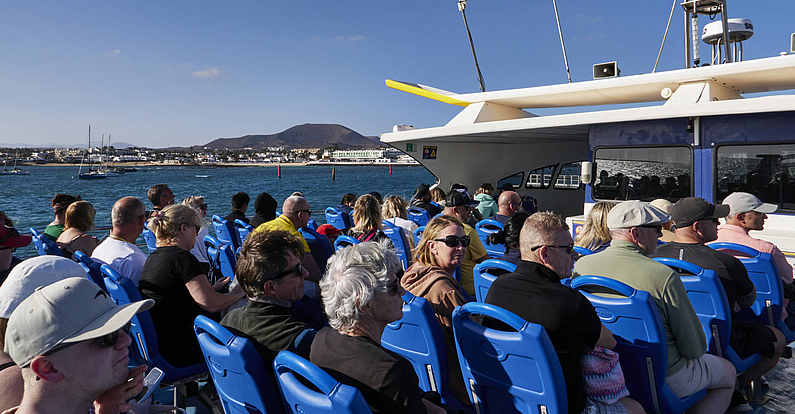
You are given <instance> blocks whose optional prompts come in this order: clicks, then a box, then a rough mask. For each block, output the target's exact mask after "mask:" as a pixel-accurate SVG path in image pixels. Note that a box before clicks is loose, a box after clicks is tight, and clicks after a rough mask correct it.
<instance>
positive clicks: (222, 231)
mask: <svg viewBox="0 0 795 414" xmlns="http://www.w3.org/2000/svg"><path fill="white" fill-rule="evenodd" d="M213 228H214V229H215V237H216V238H217V239H218V240H220V241H221V243H224V244H229V245H231V246H232V249H233V250H237V248H238V247H240V236H239V235H238V234H237V231H236V230H235V227H234V226H233V225H232V223H230V222H229V221H227V220H224V219H223V218H221V217H220V216H217V215H216V216H213Z"/></svg>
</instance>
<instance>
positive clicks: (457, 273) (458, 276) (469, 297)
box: [453, 266, 476, 302]
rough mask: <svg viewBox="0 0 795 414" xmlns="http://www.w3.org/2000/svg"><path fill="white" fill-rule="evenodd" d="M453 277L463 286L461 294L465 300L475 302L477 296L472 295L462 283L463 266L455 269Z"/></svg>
mask: <svg viewBox="0 0 795 414" xmlns="http://www.w3.org/2000/svg"><path fill="white" fill-rule="evenodd" d="M453 279H455V281H456V282H458V285H459V286H461V296H463V297H464V300H466V301H467V302H475V300H476V298H475V296H472V295H470V294H469V293H468V292H467V291H466V290H465V289H464V285H463V284H462V283H461V266H458V267H456V268H455V270H453Z"/></svg>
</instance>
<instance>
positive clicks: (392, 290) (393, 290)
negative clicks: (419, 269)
mask: <svg viewBox="0 0 795 414" xmlns="http://www.w3.org/2000/svg"><path fill="white" fill-rule="evenodd" d="M396 276H397V277H395V280H392V281H390V282H389V283H388V284H387V285H386V291H387V293H389V294H390V295H396V294H397V293H398V290H399V289H398V287H399V286H400V279H402V278H403V270H400V271H399V272H398V273H397V274H396Z"/></svg>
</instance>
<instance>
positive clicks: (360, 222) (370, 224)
mask: <svg viewBox="0 0 795 414" xmlns="http://www.w3.org/2000/svg"><path fill="white" fill-rule="evenodd" d="M353 221H355V222H356V225H355V226H354V227H353V229H352V230H353V231H359V232H365V231H368V230H382V229H383V225H382V224H381V207H380V205H379V204H378V200H376V198H375V197H373V196H371V195H370V194H365V195H363V196H361V197H359V199H358V200H356V204H355V205H354V206H353Z"/></svg>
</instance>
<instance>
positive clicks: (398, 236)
mask: <svg viewBox="0 0 795 414" xmlns="http://www.w3.org/2000/svg"><path fill="white" fill-rule="evenodd" d="M382 226H383V228H384V229H383V232H384V234H386V235H387V236H388V237H389V240H391V241H392V245H393V246H395V253H397V255H398V257H399V258H400V261H401V263H403V270H406V269H408V268H409V266H411V247H410V246H409V241H408V239H407V238H406V233H404V232H403V229H402V228H400V227H398V226H396V225H394V224H392V223H391V222H389V221H386V220H384V221H383V224H382Z"/></svg>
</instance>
